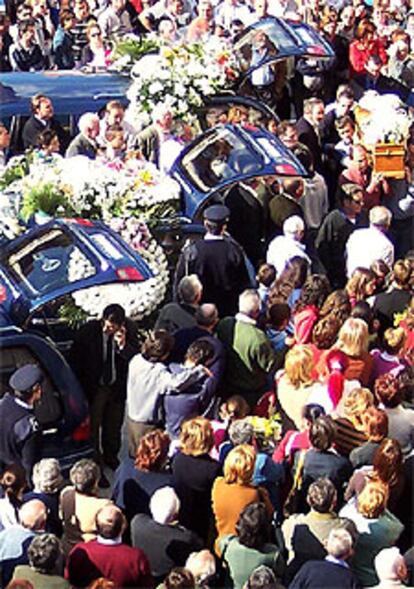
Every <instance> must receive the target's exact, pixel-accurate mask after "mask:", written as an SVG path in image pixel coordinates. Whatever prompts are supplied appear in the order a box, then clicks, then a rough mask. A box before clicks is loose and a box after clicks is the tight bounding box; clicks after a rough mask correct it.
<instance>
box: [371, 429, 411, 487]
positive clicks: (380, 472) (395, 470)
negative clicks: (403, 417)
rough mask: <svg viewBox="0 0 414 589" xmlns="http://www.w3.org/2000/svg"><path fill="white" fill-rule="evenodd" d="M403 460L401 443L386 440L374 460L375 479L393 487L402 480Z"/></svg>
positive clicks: (378, 449)
mask: <svg viewBox="0 0 414 589" xmlns="http://www.w3.org/2000/svg"><path fill="white" fill-rule="evenodd" d="M403 460H404V456H403V453H402V450H401V445H400V443H399V442H398V441H397V440H393V439H390V438H386V439H385V440H383V441H382V442H381V444H380V445H379V448H377V451H376V452H375V454H374V458H373V460H372V466H373V469H374V470H373V473H374V477H375V478H376V479H378V480H380V481H382V482H383V483H386V484H387V485H389V486H390V487H393V486H394V485H395V484H396V483H397V482H398V481H399V480H400V476H401V474H402V469H403Z"/></svg>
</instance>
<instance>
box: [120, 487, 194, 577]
mask: <svg viewBox="0 0 414 589" xmlns="http://www.w3.org/2000/svg"><path fill="white" fill-rule="evenodd" d="M150 511H151V515H152V517H150V516H149V515H146V514H144V513H139V514H138V515H136V516H135V517H134V518H133V520H132V522H131V539H132V545H133V546H136V547H138V548H141V550H143V551H144V552H145V554H146V555H147V556H148V559H149V561H150V566H151V572H152V575H153V576H154V577H155V579H156V580H157V581H158V580H160V581H161V579H163V578H164V577H165V575H166V574H168V573H169V572H170V570H171V569H172V568H173V567H175V566H184V564H185V562H186V560H187V558H188V556H189V555H190V554H191V552H193V550H201V548H203V542H202V541H201V539H200V538H199V537H198V536H197V535H196V534H195V533H194V532H192V531H190V530H187V529H186V528H184V527H183V526H180V525H178V513H179V511H180V500H179V498H178V497H177V494H176V492H175V491H174V489H173V488H172V487H163V488H162V489H158V491H155V493H154V494H153V496H152V497H151V501H150Z"/></svg>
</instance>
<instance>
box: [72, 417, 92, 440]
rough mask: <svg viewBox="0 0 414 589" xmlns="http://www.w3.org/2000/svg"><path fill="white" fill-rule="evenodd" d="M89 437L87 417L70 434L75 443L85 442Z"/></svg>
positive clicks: (89, 430) (89, 425) (89, 428)
mask: <svg viewBox="0 0 414 589" xmlns="http://www.w3.org/2000/svg"><path fill="white" fill-rule="evenodd" d="M90 437H91V421H90V419H89V417H87V418H86V419H85V420H84V421H82V423H81V424H80V425H78V427H77V428H76V429H75V430H74V431H73V432H72V439H73V440H74V441H75V442H86V441H88V440H89V438H90Z"/></svg>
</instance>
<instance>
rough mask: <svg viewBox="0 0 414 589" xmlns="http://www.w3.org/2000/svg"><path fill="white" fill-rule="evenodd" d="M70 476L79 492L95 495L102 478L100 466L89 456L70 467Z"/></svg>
mask: <svg viewBox="0 0 414 589" xmlns="http://www.w3.org/2000/svg"><path fill="white" fill-rule="evenodd" d="M69 478H70V482H71V483H72V485H73V486H74V487H75V490H76V491H77V492H78V493H82V495H94V494H95V493H96V492H97V489H98V482H99V479H100V470H99V466H98V465H97V464H96V462H94V461H93V460H90V459H89V458H82V459H81V460H78V462H76V463H75V464H74V466H72V468H71V469H70V473H69Z"/></svg>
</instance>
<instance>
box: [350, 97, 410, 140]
mask: <svg viewBox="0 0 414 589" xmlns="http://www.w3.org/2000/svg"><path fill="white" fill-rule="evenodd" d="M358 106H359V107H360V109H362V112H363V113H364V114H363V116H361V117H360V118H359V120H358V123H359V128H360V131H361V133H362V137H363V142H364V144H365V145H367V146H374V145H376V144H377V143H404V142H405V141H406V139H407V137H408V134H409V129H410V125H411V124H412V123H413V117H412V115H410V114H409V112H408V109H407V107H406V106H405V105H404V103H403V102H402V101H401V100H400V99H399V98H398V96H395V95H394V94H383V95H379V94H378V93H377V92H375V91H372V90H370V91H368V92H365V94H364V95H363V96H362V98H361V99H360V100H359V102H358Z"/></svg>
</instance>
